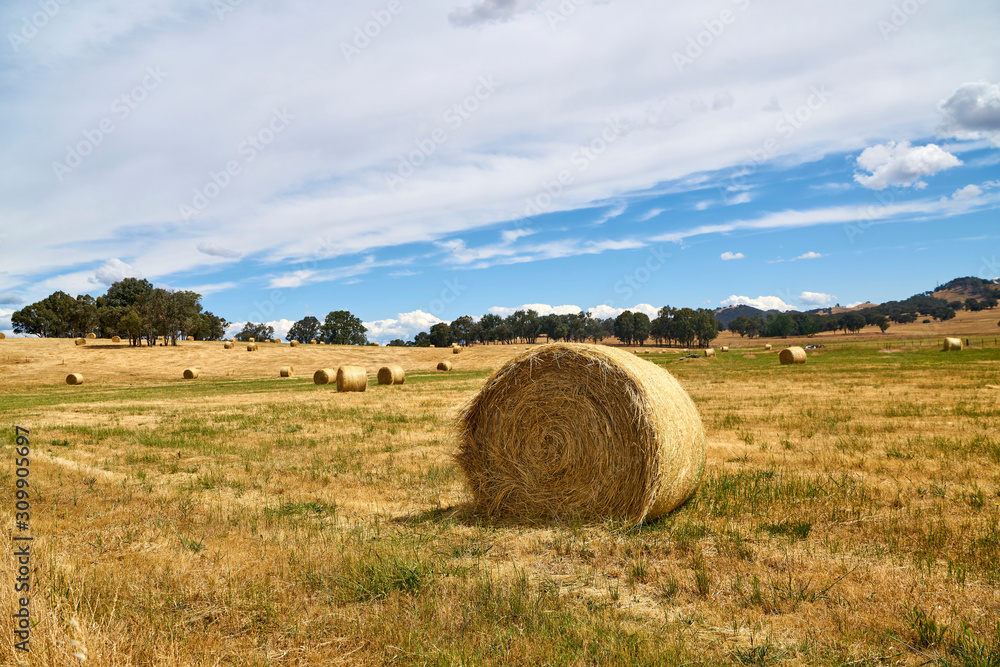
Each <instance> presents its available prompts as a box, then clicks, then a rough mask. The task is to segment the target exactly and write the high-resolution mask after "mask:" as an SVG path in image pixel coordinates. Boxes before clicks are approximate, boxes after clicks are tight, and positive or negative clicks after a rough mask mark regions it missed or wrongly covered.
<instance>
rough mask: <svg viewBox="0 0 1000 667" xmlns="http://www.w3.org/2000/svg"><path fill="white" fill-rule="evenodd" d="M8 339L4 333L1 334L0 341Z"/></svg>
mask: <svg viewBox="0 0 1000 667" xmlns="http://www.w3.org/2000/svg"><path fill="white" fill-rule="evenodd" d="M6 337H7V334H5V333H3V332H0V340H3V339H4V338H6Z"/></svg>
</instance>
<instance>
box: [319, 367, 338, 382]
mask: <svg viewBox="0 0 1000 667" xmlns="http://www.w3.org/2000/svg"><path fill="white" fill-rule="evenodd" d="M335 377H337V373H336V372H335V371H334V370H333V369H332V368H321V369H319V370H318V371H316V372H315V373H313V382H315V383H316V384H330V381H331V380H333V379H334V378H335Z"/></svg>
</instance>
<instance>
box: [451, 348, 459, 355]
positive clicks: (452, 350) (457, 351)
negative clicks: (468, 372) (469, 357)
mask: <svg viewBox="0 0 1000 667" xmlns="http://www.w3.org/2000/svg"><path fill="white" fill-rule="evenodd" d="M461 352H462V348H460V347H453V348H451V353H452V354H461Z"/></svg>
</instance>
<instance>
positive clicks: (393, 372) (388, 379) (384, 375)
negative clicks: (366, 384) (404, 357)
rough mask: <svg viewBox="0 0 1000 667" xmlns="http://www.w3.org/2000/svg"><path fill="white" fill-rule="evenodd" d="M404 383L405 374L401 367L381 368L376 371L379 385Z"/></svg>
mask: <svg viewBox="0 0 1000 667" xmlns="http://www.w3.org/2000/svg"><path fill="white" fill-rule="evenodd" d="M404 382H406V373H405V372H404V371H403V367H402V366H383V367H382V368H380V369H378V383H379V384H403V383H404Z"/></svg>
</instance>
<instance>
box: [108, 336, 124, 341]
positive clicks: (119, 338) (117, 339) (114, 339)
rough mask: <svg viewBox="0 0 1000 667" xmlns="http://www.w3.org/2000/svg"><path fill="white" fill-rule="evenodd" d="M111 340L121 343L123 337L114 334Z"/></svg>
mask: <svg viewBox="0 0 1000 667" xmlns="http://www.w3.org/2000/svg"><path fill="white" fill-rule="evenodd" d="M111 342H112V343H120V342H122V337H121V336H112V337H111Z"/></svg>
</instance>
